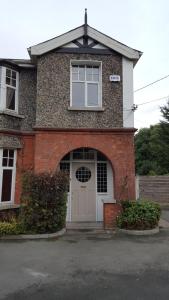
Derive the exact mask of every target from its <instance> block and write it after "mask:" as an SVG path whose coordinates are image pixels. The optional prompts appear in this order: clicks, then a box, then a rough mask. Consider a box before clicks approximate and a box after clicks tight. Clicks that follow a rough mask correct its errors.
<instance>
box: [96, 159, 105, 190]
mask: <svg viewBox="0 0 169 300" xmlns="http://www.w3.org/2000/svg"><path fill="white" fill-rule="evenodd" d="M97 192H98V193H107V164H106V163H98V164H97Z"/></svg>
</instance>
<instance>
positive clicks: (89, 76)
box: [86, 66, 93, 81]
mask: <svg viewBox="0 0 169 300" xmlns="http://www.w3.org/2000/svg"><path fill="white" fill-rule="evenodd" d="M92 74H93V73H92V66H87V68H86V80H88V81H92Z"/></svg>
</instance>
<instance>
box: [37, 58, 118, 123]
mask: <svg viewBox="0 0 169 300" xmlns="http://www.w3.org/2000/svg"><path fill="white" fill-rule="evenodd" d="M72 59H73V60H97V61H101V62H102V102H103V108H104V111H100V112H98V111H70V110H68V108H69V106H70V61H71V60H72ZM111 74H118V75H120V77H121V78H122V57H121V55H119V54H117V53H115V52H114V53H112V54H111V55H92V54H65V53H56V52H53V53H48V54H46V55H43V56H42V57H40V58H39V59H38V65H37V80H38V83H37V112H36V126H37V127H56V128H113V127H123V100H122V96H123V95H122V94H123V91H122V80H121V81H120V82H110V81H109V76H110V75H111Z"/></svg>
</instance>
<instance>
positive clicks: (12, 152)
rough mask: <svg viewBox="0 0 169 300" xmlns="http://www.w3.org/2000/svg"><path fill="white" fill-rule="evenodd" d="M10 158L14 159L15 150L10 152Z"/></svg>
mask: <svg viewBox="0 0 169 300" xmlns="http://www.w3.org/2000/svg"><path fill="white" fill-rule="evenodd" d="M9 157H10V158H12V157H14V150H9Z"/></svg>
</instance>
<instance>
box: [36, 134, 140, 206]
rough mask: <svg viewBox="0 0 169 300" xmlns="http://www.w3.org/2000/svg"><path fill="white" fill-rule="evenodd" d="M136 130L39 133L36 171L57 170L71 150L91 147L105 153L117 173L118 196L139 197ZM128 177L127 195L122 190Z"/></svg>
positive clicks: (116, 190) (116, 189)
mask: <svg viewBox="0 0 169 300" xmlns="http://www.w3.org/2000/svg"><path fill="white" fill-rule="evenodd" d="M133 133H134V130H131V129H130V130H124V129H121V130H120V129H119V130H117V129H116V130H113V129H112V130H111V131H110V130H109V131H105V130H104V131H99V132H98V131H97V130H95V131H94V130H91V131H89V130H76V131H73V130H70V131H66V130H64V131H59V130H58V131H57V130H52V131H49V130H48V131H47V130H46V131H38V132H36V136H35V159H34V161H35V172H44V171H45V172H46V171H54V170H56V168H57V166H58V165H59V163H60V161H61V159H62V158H63V157H64V155H66V154H67V153H68V152H71V151H73V150H75V149H77V148H81V147H87V148H93V149H95V150H98V151H100V152H101V153H103V154H104V155H105V156H106V157H107V159H108V160H109V161H110V163H111V165H112V169H113V173H114V188H115V198H116V199H117V200H118V199H119V198H126V197H127V198H130V199H135V170H134V142H133V135H134V134H133ZM126 176H127V178H128V190H127V194H125V193H123V194H122V192H121V190H122V184H123V179H124V178H125V177H126Z"/></svg>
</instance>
